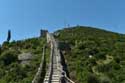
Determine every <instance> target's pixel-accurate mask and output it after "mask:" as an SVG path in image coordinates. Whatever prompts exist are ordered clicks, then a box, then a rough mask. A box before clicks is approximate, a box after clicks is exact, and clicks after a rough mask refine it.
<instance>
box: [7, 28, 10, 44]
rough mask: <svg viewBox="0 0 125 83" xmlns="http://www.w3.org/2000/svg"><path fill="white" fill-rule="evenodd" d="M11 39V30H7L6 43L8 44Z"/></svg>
mask: <svg viewBox="0 0 125 83" xmlns="http://www.w3.org/2000/svg"><path fill="white" fill-rule="evenodd" d="M10 39H11V30H8V37H7V42H9V41H10Z"/></svg>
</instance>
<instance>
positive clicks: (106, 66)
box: [55, 26, 125, 83]
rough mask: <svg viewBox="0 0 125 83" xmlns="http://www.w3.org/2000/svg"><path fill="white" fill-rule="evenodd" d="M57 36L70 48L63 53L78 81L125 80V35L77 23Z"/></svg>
mask: <svg viewBox="0 0 125 83" xmlns="http://www.w3.org/2000/svg"><path fill="white" fill-rule="evenodd" d="M55 37H56V38H57V39H59V40H60V41H62V42H65V43H67V44H69V46H70V48H71V50H70V51H65V50H63V53H64V54H65V58H66V62H67V65H68V69H69V71H70V72H69V73H70V77H71V79H72V80H73V81H75V82H76V83H125V35H123V34H118V33H113V32H109V31H105V30H101V29H96V28H92V27H83V26H76V27H71V28H65V29H63V30H58V31H56V32H55ZM63 49H64V48H63Z"/></svg>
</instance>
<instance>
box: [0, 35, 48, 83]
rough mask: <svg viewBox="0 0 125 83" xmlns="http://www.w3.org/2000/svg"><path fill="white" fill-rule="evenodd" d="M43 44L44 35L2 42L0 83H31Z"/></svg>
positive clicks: (0, 50)
mask: <svg viewBox="0 0 125 83" xmlns="http://www.w3.org/2000/svg"><path fill="white" fill-rule="evenodd" d="M45 44H46V41H45V37H42V38H31V39H26V40H20V41H12V42H4V43H3V45H2V46H1V48H0V83H31V81H32V80H33V77H34V76H35V74H36V72H37V70H38V67H39V64H40V62H41V57H42V47H43V46H44V45H45Z"/></svg>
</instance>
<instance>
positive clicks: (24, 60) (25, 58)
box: [18, 52, 33, 65]
mask: <svg viewBox="0 0 125 83" xmlns="http://www.w3.org/2000/svg"><path fill="white" fill-rule="evenodd" d="M32 59H33V55H32V54H31V53H30V52H28V53H22V54H20V55H19V56H18V60H19V61H20V62H21V64H22V65H29V63H30V61H31V60H32Z"/></svg>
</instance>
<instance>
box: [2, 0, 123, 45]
mask: <svg viewBox="0 0 125 83" xmlns="http://www.w3.org/2000/svg"><path fill="white" fill-rule="evenodd" d="M124 4H125V0H0V43H2V42H3V41H5V40H6V39H7V31H8V30H9V29H10V30H11V32H12V40H21V39H26V38H31V37H37V36H39V33H40V29H47V30H49V31H50V32H53V31H55V30H58V29H61V28H64V27H65V26H66V25H68V24H69V25H70V26H76V25H83V26H93V27H98V28H101V29H106V30H109V31H113V32H118V33H123V34H124V33H125V5H124Z"/></svg>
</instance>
